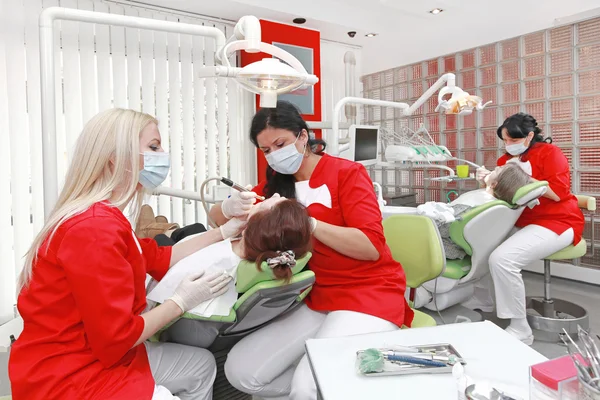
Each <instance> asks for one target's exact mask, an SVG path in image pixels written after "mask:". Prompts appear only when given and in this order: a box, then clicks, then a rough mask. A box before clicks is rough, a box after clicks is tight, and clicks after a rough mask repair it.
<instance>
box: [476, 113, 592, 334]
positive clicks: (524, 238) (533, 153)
mask: <svg viewBox="0 0 600 400" xmlns="http://www.w3.org/2000/svg"><path fill="white" fill-rule="evenodd" d="M498 137H499V138H500V139H501V140H502V141H503V142H504V145H505V148H506V154H504V155H503V156H502V157H500V158H499V159H498V166H502V165H505V164H506V163H511V162H512V163H516V164H517V165H519V166H520V167H521V168H523V169H524V170H525V172H527V173H528V174H529V175H530V176H531V177H533V178H534V179H536V180H539V181H547V182H548V183H549V190H548V191H547V192H546V194H545V195H544V196H543V197H542V198H541V199H540V204H539V205H537V206H535V207H533V208H525V210H524V211H523V214H521V217H520V218H519V220H518V221H517V223H516V228H517V229H518V230H515V233H514V234H513V235H512V236H510V237H509V238H508V239H506V240H505V241H504V243H502V244H501V245H500V246H499V247H498V248H497V249H496V250H495V251H494V252H493V253H492V254H491V255H490V259H489V265H490V273H491V276H492V279H493V282H494V288H495V292H496V312H497V315H498V318H502V319H510V321H511V322H510V326H509V327H508V328H507V329H506V330H507V332H509V333H510V334H512V335H513V336H515V337H517V338H518V339H519V340H521V341H523V342H524V343H526V344H529V345H531V343H533V334H532V331H531V328H530V327H529V325H528V323H527V318H526V309H525V285H524V283H523V278H522V276H521V270H522V269H523V268H525V267H526V266H527V265H529V264H531V263H533V262H534V261H537V260H541V259H543V258H545V257H548V256H549V255H551V254H553V253H555V252H557V251H559V250H562V249H563V248H565V247H567V246H569V245H571V244H575V245H576V244H577V243H579V241H580V240H581V236H582V235H583V227H584V218H583V214H582V212H581V210H580V209H579V207H578V205H577V198H576V197H575V196H574V195H573V194H572V193H571V173H570V171H569V162H568V161H567V158H566V157H565V155H564V154H563V153H562V151H561V150H560V149H559V148H558V147H556V146H555V145H553V144H551V143H552V140H551V139H549V138H546V139H545V138H544V137H543V135H542V131H541V129H540V128H539V127H538V124H537V121H536V120H535V118H533V117H532V116H531V115H528V114H524V113H519V114H515V115H513V116H511V117H509V118H508V119H506V121H504V123H503V124H502V125H501V126H500V127H499V128H498ZM487 174H489V171H487V170H483V169H480V170H478V178H479V179H480V180H481V179H484V177H485V176H486V175H487ZM476 294H477V293H476ZM469 303H470V304H469ZM476 303H479V304H476ZM465 305H466V306H470V308H488V307H489V306H490V305H493V302H492V300H491V297H489V298H488V299H487V300H478V299H476V298H474V299H473V300H471V301H469V302H467V304H465Z"/></svg>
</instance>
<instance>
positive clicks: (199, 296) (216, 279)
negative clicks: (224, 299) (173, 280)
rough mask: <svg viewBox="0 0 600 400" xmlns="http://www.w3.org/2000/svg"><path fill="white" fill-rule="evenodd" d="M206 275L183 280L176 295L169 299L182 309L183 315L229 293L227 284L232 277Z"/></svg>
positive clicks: (195, 275) (190, 276)
mask: <svg viewBox="0 0 600 400" xmlns="http://www.w3.org/2000/svg"><path fill="white" fill-rule="evenodd" d="M204 274H205V273H204V271H202V272H199V273H197V274H192V275H188V276H186V277H185V278H183V280H182V281H181V283H179V286H177V289H175V294H173V296H172V297H171V298H170V299H169V300H173V302H175V304H177V305H178V306H179V308H181V311H182V313H185V312H187V311H189V310H191V309H192V308H194V307H196V306H198V305H199V304H200V303H204V302H205V301H206V300H210V299H214V298H215V297H219V296H221V295H222V294H223V293H225V292H227V284H228V283H229V281H231V276H229V275H226V274H221V273H218V274H212V275H209V276H204Z"/></svg>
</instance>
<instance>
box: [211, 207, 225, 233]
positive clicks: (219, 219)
mask: <svg viewBox="0 0 600 400" xmlns="http://www.w3.org/2000/svg"><path fill="white" fill-rule="evenodd" d="M208 215H209V216H210V219H212V220H213V221H214V223H215V224H216V225H217V226H221V225H223V224H224V223H226V222H227V221H228V219H227V218H225V216H224V215H223V211H222V210H221V203H217V204H215V205H214V206H212V207H211V208H210V211H209V212H208ZM217 226H215V227H213V228H216V227H217Z"/></svg>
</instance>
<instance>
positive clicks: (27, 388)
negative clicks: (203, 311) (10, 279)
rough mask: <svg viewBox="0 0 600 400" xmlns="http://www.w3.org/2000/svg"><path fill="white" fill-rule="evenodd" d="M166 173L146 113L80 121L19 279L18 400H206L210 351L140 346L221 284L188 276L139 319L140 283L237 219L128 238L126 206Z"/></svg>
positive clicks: (228, 230) (111, 113)
mask: <svg viewBox="0 0 600 400" xmlns="http://www.w3.org/2000/svg"><path fill="white" fill-rule="evenodd" d="M169 166H170V163H169V156H168V154H167V153H165V152H164V151H163V149H162V147H161V141H160V134H159V132H158V127H157V121H156V120H155V119H154V118H153V117H151V116H149V115H146V114H142V113H139V112H135V111H132V110H120V109H113V110H108V111H105V112H103V113H100V114H98V115H97V116H95V117H94V118H92V120H90V121H89V122H88V123H87V124H86V126H85V128H84V130H83V132H82V133H81V135H80V136H79V138H78V140H77V144H76V147H75V150H74V152H73V156H72V162H71V165H70V167H69V170H68V173H67V176H66V180H65V184H64V187H63V189H62V192H61V194H60V197H59V199H58V202H57V204H56V206H55V208H54V210H53V211H52V213H51V214H50V215H49V216H48V218H47V222H46V224H45V226H44V228H43V229H42V231H41V232H40V233H39V234H38V236H37V237H36V239H35V241H34V242H33V245H32V247H31V249H30V251H29V253H28V255H27V258H26V261H25V266H24V268H23V272H22V273H21V276H20V277H19V286H20V293H19V296H18V303H17V305H18V308H19V312H20V314H21V316H22V317H23V321H24V330H23V332H22V334H21V336H20V337H19V339H18V340H17V341H16V343H15V344H14V345H13V347H12V350H11V354H10V360H9V375H10V379H11V384H12V395H13V398H14V399H15V400H20V399H24V400H36V399H40V400H42V399H44V400H47V399H59V398H60V399H86V400H89V399H102V400H105V399H123V400H125V399H148V400H149V399H169V398H173V396H172V395H171V393H176V394H178V395H179V397H180V398H181V399H210V398H212V383H213V381H214V378H215V374H216V368H215V363H214V358H213V356H212V354H211V353H209V352H208V351H206V350H203V349H198V348H193V347H187V346H182V345H175V344H170V343H157V344H147V345H146V346H145V345H144V342H145V341H146V339H148V338H149V337H150V336H152V335H153V334H154V333H156V332H157V331H158V330H159V329H160V328H162V327H163V326H165V325H166V324H167V323H169V322H170V321H172V320H174V319H175V318H177V317H179V316H180V315H181V314H182V313H183V312H184V311H187V310H189V309H191V308H193V307H195V306H196V305H198V304H200V303H201V302H203V301H205V300H208V299H210V298H213V297H216V296H218V295H220V294H222V293H223V292H224V290H226V289H224V288H225V287H226V285H227V282H228V279H227V278H226V277H224V276H222V275H219V276H209V277H206V276H201V275H197V276H190V277H188V278H187V279H185V280H184V281H183V282H182V283H181V284H180V286H179V287H178V288H177V290H176V292H175V295H174V296H173V297H172V298H171V299H170V300H168V301H166V302H165V303H164V304H162V305H160V306H158V307H156V308H154V309H153V310H151V311H149V312H144V309H145V307H146V293H145V278H146V273H148V274H150V275H152V276H153V277H154V278H155V279H158V280H160V279H161V278H162V277H163V276H164V275H165V274H166V272H167V270H168V269H169V267H170V266H171V265H173V264H175V263H176V262H177V261H178V260H181V259H182V258H183V257H186V256H187V255H189V254H191V253H193V252H195V251H197V250H199V249H201V248H203V247H205V246H208V245H210V244H212V243H215V242H217V241H220V240H223V238H224V237H229V236H231V235H235V234H237V233H238V232H239V230H240V228H241V225H242V223H241V222H240V221H239V220H237V219H234V220H232V223H231V224H230V225H229V226H227V225H225V226H223V228H224V229H220V230H219V229H216V230H211V231H209V232H207V233H206V234H204V235H201V236H200V237H198V238H195V239H193V240H190V241H187V242H185V243H181V244H177V245H176V246H174V247H158V246H157V244H156V242H154V241H153V240H151V239H138V238H136V236H135V234H134V233H133V230H132V227H131V225H130V224H129V222H128V220H127V218H125V216H124V215H123V210H124V209H125V207H126V206H127V205H128V204H130V203H131V202H132V201H135V202H137V206H138V208H139V204H140V203H141V199H142V195H143V190H144V189H149V190H151V189H154V188H156V187H157V186H158V185H160V184H161V183H162V182H163V180H164V179H165V177H166V176H167V174H168V171H169ZM134 205H136V204H135V203H134ZM159 385H160V386H159Z"/></svg>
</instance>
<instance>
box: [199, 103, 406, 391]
mask: <svg viewBox="0 0 600 400" xmlns="http://www.w3.org/2000/svg"><path fill="white" fill-rule="evenodd" d="M250 138H251V140H252V142H253V143H254V144H255V145H256V146H257V147H258V148H259V149H261V150H262V151H263V152H264V154H265V155H266V158H267V161H268V163H269V168H268V171H267V179H266V181H264V182H262V183H261V184H259V185H258V186H257V187H256V188H255V189H254V192H253V193H252V194H247V195H244V196H237V197H231V198H229V199H228V200H226V201H225V202H224V203H223V204H222V205H218V206H215V207H213V209H212V213H211V216H212V217H213V218H214V220H215V221H216V222H217V223H225V222H226V221H227V220H228V219H229V218H231V217H235V216H236V215H238V214H237V213H241V212H243V211H244V210H245V209H246V208H247V207H248V206H249V205H250V204H252V202H253V201H254V200H255V199H254V197H255V196H256V195H257V194H260V195H264V196H266V197H270V196H273V195H274V194H275V193H279V194H280V195H281V196H284V197H287V198H295V199H297V200H298V201H299V202H300V203H302V204H303V205H304V206H306V207H307V209H308V212H309V214H310V215H311V217H312V230H313V238H314V251H313V256H312V258H311V260H310V263H309V266H310V268H311V270H312V271H314V273H315V275H316V283H315V285H314V287H313V289H312V291H311V292H310V294H309V295H308V297H307V299H306V305H303V306H302V307H299V308H297V309H296V310H294V311H293V312H291V313H289V314H286V315H284V316H283V317H281V318H280V319H279V320H277V321H275V322H273V323H271V324H269V325H267V326H266V327H264V328H262V329H260V330H258V331H257V332H255V333H252V334H251V335H249V336H247V337H246V338H244V339H242V341H240V342H239V343H238V344H237V345H236V346H235V347H234V348H233V349H232V350H231V352H230V353H229V356H228V358H227V363H226V365H225V372H226V374H227V378H228V379H229V381H230V383H231V384H232V385H233V386H235V387H236V388H238V389H239V390H241V391H243V392H246V393H249V394H253V395H257V396H258V397H261V398H274V397H280V396H289V398H290V399H316V398H317V394H316V386H315V383H314V380H313V377H312V373H311V371H310V367H309V365H308V361H307V359H306V357H305V356H304V343H305V341H306V339H309V338H315V337H336V336H347V335H353V334H361V333H369V332H381V331H390V330H395V329H398V328H400V327H401V326H402V325H406V326H410V324H411V322H412V318H413V313H412V310H411V309H410V308H409V307H408V305H407V303H406V301H405V298H404V292H405V288H406V279H405V276H404V271H403V270H402V267H401V266H400V264H398V263H397V262H395V261H394V260H393V259H392V255H391V253H390V249H389V248H388V246H387V245H386V242H385V237H384V235H383V228H382V225H381V212H380V210H379V206H378V204H377V199H376V196H375V192H374V190H373V183H372V182H371V179H370V178H369V175H368V174H367V171H366V170H365V168H364V167H363V166H362V165H360V164H357V163H354V162H351V161H348V160H344V159H341V158H337V157H332V156H329V155H327V154H322V153H317V151H318V150H319V148H318V147H320V146H323V147H324V142H322V141H319V140H315V139H311V138H310V137H309V133H308V126H307V125H306V122H305V121H304V120H303V119H302V117H301V116H300V114H299V112H298V110H297V109H296V108H295V107H294V106H293V105H292V104H290V103H287V102H283V101H279V102H278V103H277V107H276V108H273V109H261V110H260V111H259V112H258V113H257V114H256V115H255V116H254V119H253V121H252V127H251V132H250ZM321 150H322V149H321ZM281 250H285V249H281ZM298 362H299V364H298ZM286 398H287V397H286Z"/></svg>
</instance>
